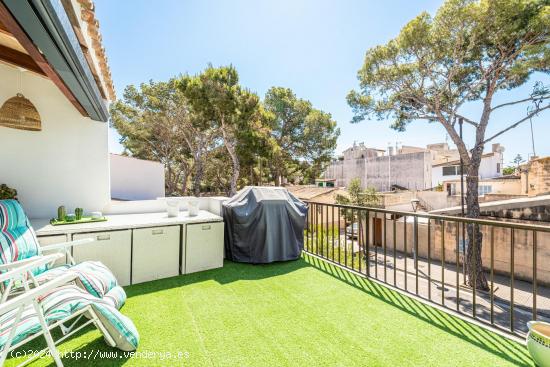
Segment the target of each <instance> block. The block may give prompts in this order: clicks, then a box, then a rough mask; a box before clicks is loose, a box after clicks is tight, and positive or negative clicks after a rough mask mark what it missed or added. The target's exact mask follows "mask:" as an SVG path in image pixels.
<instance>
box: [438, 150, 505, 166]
mask: <svg viewBox="0 0 550 367" xmlns="http://www.w3.org/2000/svg"><path fill="white" fill-rule="evenodd" d="M494 155H495V152H490V153H485V154H483V155H482V156H481V158H482V159H483V158H488V157H492V156H494ZM457 164H460V159H457V160H454V161H449V162H444V163H439V164H434V165H433V167H446V166H456V165H457Z"/></svg>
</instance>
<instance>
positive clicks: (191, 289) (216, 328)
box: [7, 256, 532, 367]
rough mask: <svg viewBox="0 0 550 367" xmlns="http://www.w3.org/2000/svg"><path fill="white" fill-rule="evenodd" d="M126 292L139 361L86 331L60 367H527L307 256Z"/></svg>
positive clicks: (518, 351) (499, 345) (483, 333)
mask: <svg viewBox="0 0 550 367" xmlns="http://www.w3.org/2000/svg"><path fill="white" fill-rule="evenodd" d="M126 291H127V293H128V301H127V303H126V305H125V306H124V307H123V309H122V312H123V313H124V314H126V315H127V316H129V317H130V318H132V319H133V320H134V322H135V324H136V326H137V328H138V330H139V332H140V334H141V342H140V346H139V349H138V352H139V354H140V355H139V358H138V357H127V356H123V355H122V354H121V353H119V354H116V355H115V352H116V350H115V349H112V348H108V347H106V345H105V343H104V342H103V340H102V338H101V336H100V334H99V332H97V331H95V330H91V329H86V330H87V331H86V332H83V333H81V335H79V336H78V337H76V338H73V339H71V340H70V341H68V342H65V343H64V344H62V345H61V350H62V351H71V350H72V351H74V352H79V353H81V355H82V356H84V354H86V358H91V359H90V360H83V359H78V360H76V358H74V357H75V355H73V356H70V355H69V356H67V357H66V358H65V359H64V363H65V365H66V366H71V365H79V366H82V365H93V366H103V365H105V366H120V365H127V366H181V365H183V366H335V365H338V366H423V367H424V366H446V367H447V366H461V367H464V366H508V365H532V363H531V362H530V358H529V356H528V353H527V351H526V349H525V347H524V346H522V345H520V344H517V343H515V342H512V341H510V340H508V339H506V338H503V337H501V336H499V335H497V334H494V333H492V332H490V331H487V330H485V329H483V328H480V327H478V326H475V325H473V324H470V323H468V322H465V321H462V320H460V319H458V318H455V317H452V316H449V315H447V314H446V313H444V312H442V311H439V310H437V309H435V308H433V307H430V306H427V305H425V304H422V303H420V302H417V301H415V300H413V299H411V298H409V297H406V296H403V295H401V294H400V293H397V292H394V291H390V290H388V289H387V288H385V287H382V286H380V285H378V284H376V283H373V282H370V281H368V280H365V279H364V278H361V277H358V276H355V275H353V274H351V273H349V272H346V271H343V270H341V269H339V268H337V267H334V266H332V265H329V264H327V263H325V262H323V261H320V260H317V259H315V258H312V257H308V256H305V257H304V258H303V259H301V260H298V261H293V262H287V263H277V264H271V265H262V266H259V265H247V264H236V263H231V262H226V264H225V266H224V267H223V268H222V269H217V270H211V271H207V272H202V273H197V274H193V275H187V276H180V277H175V278H170V279H165V280H160V281H155V282H150V283H145V284H141V285H134V286H130V287H127V288H126ZM105 352H111V355H110V356H108V357H109V358H104V359H101V360H100V359H97V358H99V357H97V356H96V355H95V354H96V353H105ZM178 353H179V354H180V355H179V356H178ZM169 354H170V357H171V358H168V357H169ZM90 355H92V356H91V357H90ZM98 355H99V354H98ZM102 356H103V357H107V356H106V355H104V354H103V355H102ZM94 357H95V358H96V359H94ZM13 362H15V361H14V360H13V359H12V360H10V361H8V363H7V365H13V364H14V363H13ZM51 363H52V362H51V359H43V360H39V361H37V362H36V363H33V364H31V365H32V366H38V365H50V364H51Z"/></svg>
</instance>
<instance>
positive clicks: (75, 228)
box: [31, 210, 223, 236]
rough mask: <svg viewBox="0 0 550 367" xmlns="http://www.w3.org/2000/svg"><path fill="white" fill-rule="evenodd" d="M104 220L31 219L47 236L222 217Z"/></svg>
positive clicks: (144, 215)
mask: <svg viewBox="0 0 550 367" xmlns="http://www.w3.org/2000/svg"><path fill="white" fill-rule="evenodd" d="M105 217H106V218H107V221H105V222H92V223H77V224H66V225H60V226H52V225H51V224H50V220H49V219H31V225H32V226H33V228H34V230H35V232H36V234H37V235H38V236H49V235H56V234H69V233H83V232H102V231H114V230H120V229H132V228H148V227H158V226H169V225H178V224H189V223H205V222H221V221H223V218H222V217H220V216H218V215H215V214H212V213H210V212H208V211H206V210H200V211H199V214H198V215H196V216H193V217H190V216H189V215H188V214H187V212H186V211H183V212H180V214H179V216H177V217H168V214H166V212H163V213H141V214H116V215H106V216H105Z"/></svg>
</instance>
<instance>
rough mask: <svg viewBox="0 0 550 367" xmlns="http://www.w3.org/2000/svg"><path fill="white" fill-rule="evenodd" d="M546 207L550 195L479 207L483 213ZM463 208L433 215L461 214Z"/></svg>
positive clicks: (435, 211)
mask: <svg viewBox="0 0 550 367" xmlns="http://www.w3.org/2000/svg"><path fill="white" fill-rule="evenodd" d="M538 205H546V206H550V195H541V196H535V197H530V198H515V199H508V200H498V201H490V202H487V203H480V204H479V207H480V209H481V211H490V210H496V209H501V210H502V209H520V208H529V207H532V206H538ZM460 212H461V208H460V207H459V206H454V207H450V208H444V209H439V210H433V211H431V212H430V213H432V214H450V215H452V214H460Z"/></svg>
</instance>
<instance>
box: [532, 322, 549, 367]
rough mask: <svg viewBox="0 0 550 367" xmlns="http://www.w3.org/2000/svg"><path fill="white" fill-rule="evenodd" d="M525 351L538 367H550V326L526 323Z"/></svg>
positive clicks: (540, 323) (545, 323)
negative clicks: (527, 330) (527, 351)
mask: <svg viewBox="0 0 550 367" xmlns="http://www.w3.org/2000/svg"><path fill="white" fill-rule="evenodd" d="M527 327H528V328H529V333H528V334H527V350H529V354H530V355H531V358H533V361H534V362H535V363H536V365H537V366H539V367H550V324H549V323H547V322H542V321H529V322H528V323H527Z"/></svg>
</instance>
